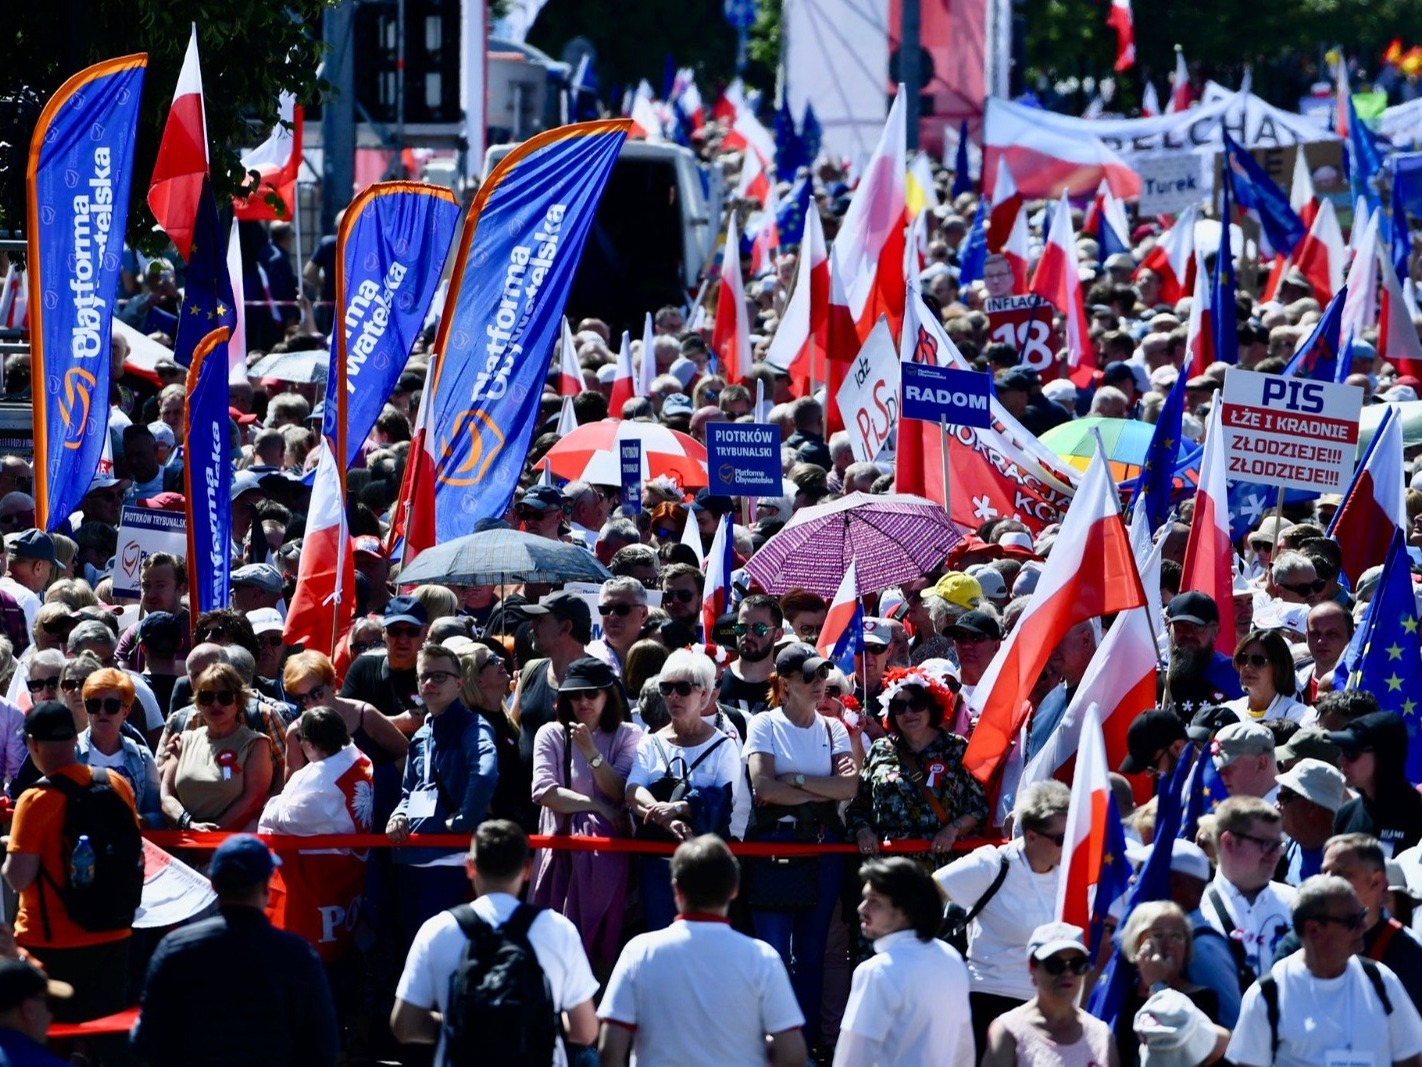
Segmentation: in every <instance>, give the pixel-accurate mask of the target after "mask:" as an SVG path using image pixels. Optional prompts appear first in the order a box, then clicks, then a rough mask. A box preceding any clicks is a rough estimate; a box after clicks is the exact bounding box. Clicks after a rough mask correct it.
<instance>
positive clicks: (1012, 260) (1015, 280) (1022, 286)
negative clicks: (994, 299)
mask: <svg viewBox="0 0 1422 1067" xmlns="http://www.w3.org/2000/svg"><path fill="white" fill-rule="evenodd" d="M1030 240H1031V238H1030V235H1029V234H1028V232H1027V212H1026V211H1025V210H1023V211H1019V212H1018V213H1017V217H1016V218H1015V219H1013V220H1012V232H1011V233H1010V234H1009V235H1008V238H1007V243H1006V244H1004V245H1003V246H1002V248H1001V250H1000V251H1001V254H1002V255H1003V256H1004V257H1006V259H1007V264H1008V266H1010V267H1011V268H1012V292H1013V294H1014V295H1017V296H1020V295H1021V294H1023V293H1025V292H1026V291H1027V265H1028V257H1029V256H1031V254H1032V251H1031V244H1030V243H1029V242H1030Z"/></svg>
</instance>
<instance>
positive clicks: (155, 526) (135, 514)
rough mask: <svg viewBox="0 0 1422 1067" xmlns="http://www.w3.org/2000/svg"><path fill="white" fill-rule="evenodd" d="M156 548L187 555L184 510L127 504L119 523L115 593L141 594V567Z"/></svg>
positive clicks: (117, 594)
mask: <svg viewBox="0 0 1422 1067" xmlns="http://www.w3.org/2000/svg"><path fill="white" fill-rule="evenodd" d="M155 552H168V553H171V554H172V555H174V556H177V557H178V558H179V559H186V558H187V555H188V522H187V517H186V516H185V515H184V514H183V513H182V512H181V511H160V510H158V509H156V508H134V507H125V508H124V509H123V515H122V518H121V521H120V523H119V535H118V551H117V552H115V553H114V574H113V578H114V595H115V596H120V597H136V596H139V595H140V593H141V591H140V589H139V587H138V586H139V583H138V571H139V568H140V567H142V566H143V561H144V559H145V558H147V557H148V556H151V555H153V554H154V553H155Z"/></svg>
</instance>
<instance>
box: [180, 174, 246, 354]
mask: <svg viewBox="0 0 1422 1067" xmlns="http://www.w3.org/2000/svg"><path fill="white" fill-rule="evenodd" d="M233 305H234V301H233V299H232V279H231V278H229V277H228V276H227V242H226V241H225V240H224V239H223V232H222V223H221V220H220V219H219V218H218V216H217V200H216V198H215V197H214V196H213V195H212V182H211V180H210V179H206V180H204V181H203V183H202V196H201V197H200V198H199V199H198V209H197V219H196V221H195V222H194V224H193V252H192V256H191V257H190V258H189V260H188V276H187V285H186V287H185V288H184V290H183V305H182V309H181V310H180V311H179V312H178V335H177V337H175V338H174V339H173V358H174V359H175V360H177V362H179V363H181V364H182V365H183V366H184V367H187V366H190V365H191V364H192V361H193V349H194V348H195V347H197V343H198V342H199V341H201V340H202V339H203V338H204V337H206V336H207V335H208V334H210V333H211V332H212V331H213V330H215V329H217V328H218V327H219V326H226V327H227V328H228V329H229V330H234V329H236V328H237V310H236V308H235V307H234V306H233ZM245 354H246V353H243V355H245ZM215 355H216V356H217V358H218V359H219V360H221V361H222V363H223V365H224V366H225V365H226V362H227V345H226V344H225V343H224V344H223V345H221V346H220V353H215Z"/></svg>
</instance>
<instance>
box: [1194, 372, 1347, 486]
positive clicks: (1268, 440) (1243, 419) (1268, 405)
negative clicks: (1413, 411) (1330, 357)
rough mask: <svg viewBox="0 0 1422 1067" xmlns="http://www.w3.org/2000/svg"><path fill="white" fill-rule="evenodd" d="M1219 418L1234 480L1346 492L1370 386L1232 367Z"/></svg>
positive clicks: (1227, 376)
mask: <svg viewBox="0 0 1422 1067" xmlns="http://www.w3.org/2000/svg"><path fill="white" fill-rule="evenodd" d="M1221 405H1222V406H1221V408H1220V422H1221V430H1222V432H1223V433H1224V435H1225V439H1224V444H1225V459H1226V463H1227V465H1228V476H1229V478H1230V479H1231V480H1233V481H1240V482H1252V483H1255V484H1259V485H1269V486H1280V487H1283V488H1286V489H1303V490H1309V491H1313V492H1318V493H1341V492H1342V491H1343V490H1344V489H1346V488H1347V486H1348V482H1349V480H1350V479H1351V478H1352V477H1353V467H1354V465H1355V463H1356V461H1357V455H1358V418H1359V416H1360V415H1361V413H1362V410H1363V390H1362V389H1361V388H1360V387H1359V386H1356V385H1335V384H1333V383H1332V382H1316V381H1312V380H1311V379H1308V378H1286V377H1284V376H1283V375H1280V374H1259V373H1257V372H1255V371H1247V370H1240V369H1239V368H1237V367H1234V368H1231V369H1230V371H1229V373H1228V374H1227V375H1225V383H1224V393H1223V395H1222V398H1221Z"/></svg>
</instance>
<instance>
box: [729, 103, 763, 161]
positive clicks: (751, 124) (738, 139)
mask: <svg viewBox="0 0 1422 1067" xmlns="http://www.w3.org/2000/svg"><path fill="white" fill-rule="evenodd" d="M728 95H729V94H728ZM733 104H734V107H735V109H736V117H735V118H734V119H733V120H732V122H731V128H730V129H729V130H727V131H726V136H725V137H724V138H722V140H721V148H722V149H723V150H725V151H730V150H732V149H736V148H739V149H742V150H745V149H749V150H750V152H751V153H752V154H754V155H758V156H760V161H761V162H762V163H769V162H770V161H771V160H773V159H774V158H775V135H774V134H772V133H771V132H770V131H769V130H767V129H766V128H765V126H764V125H763V124H762V123H761V121H760V119H758V118H756V117H755V112H754V111H752V110H751V108H750V105H749V104H747V103H746V101H745V97H744V96H742V97H740V99H739V100H737V101H735V102H733Z"/></svg>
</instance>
